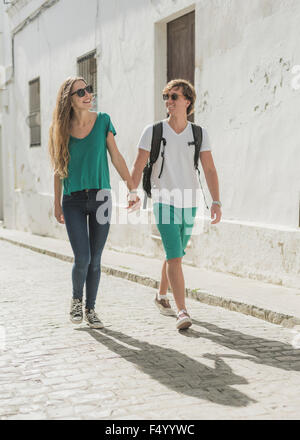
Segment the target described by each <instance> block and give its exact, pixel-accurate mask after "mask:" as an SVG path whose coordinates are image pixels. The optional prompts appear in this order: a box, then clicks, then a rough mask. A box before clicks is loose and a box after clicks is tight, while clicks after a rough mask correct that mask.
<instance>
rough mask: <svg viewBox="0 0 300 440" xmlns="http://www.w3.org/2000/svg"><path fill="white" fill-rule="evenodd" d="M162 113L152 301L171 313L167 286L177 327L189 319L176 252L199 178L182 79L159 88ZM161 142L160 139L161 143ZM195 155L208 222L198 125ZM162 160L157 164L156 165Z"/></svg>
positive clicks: (215, 189) (209, 165) (146, 143)
mask: <svg viewBox="0 0 300 440" xmlns="http://www.w3.org/2000/svg"><path fill="white" fill-rule="evenodd" d="M163 99H164V100H165V102H166V107H167V112H168V114H169V117H168V119H165V120H164V121H162V123H163V138H164V139H165V141H166V142H164V143H165V146H164V158H163V157H162V155H161V152H160V154H159V156H158V159H157V161H156V162H155V163H154V165H153V168H152V174H151V191H152V199H153V211H154V215H155V221H156V224H157V227H158V230H159V232H160V235H161V239H162V243H163V246H164V249H165V252H166V261H165V262H164V263H163V267H162V272H161V282H160V289H159V294H158V295H156V297H155V304H156V305H157V307H158V308H159V310H160V312H161V313H162V314H164V315H174V314H175V313H174V311H173V310H172V308H171V306H170V303H169V300H168V299H167V295H166V294H167V290H168V287H169V284H170V286H171V288H172V291H173V295H174V299H175V303H176V306H177V309H178V312H177V322H176V327H177V329H178V330H181V329H185V328H188V327H190V326H191V325H192V321H191V318H190V315H189V314H188V313H187V310H186V305H185V282H184V276H183V272H182V257H183V255H185V252H184V250H185V247H186V245H187V243H188V240H189V238H190V236H191V231H192V227H193V223H194V218H195V215H196V210H197V206H198V205H199V197H197V195H198V192H199V182H198V177H197V171H196V169H195V166H194V154H195V147H194V145H192V142H193V141H194V137H193V130H192V126H191V123H190V122H189V121H188V119H187V118H188V116H189V115H191V114H192V113H193V111H194V104H195V100H196V93H195V90H194V87H193V86H192V84H190V83H189V82H188V81H185V80H181V79H177V80H173V81H170V82H169V83H168V84H167V85H166V87H165V88H164V90H163ZM152 133H153V125H149V126H147V127H146V128H145V129H144V131H143V134H142V136H141V139H140V141H139V144H138V155H137V158H136V160H135V163H134V166H133V170H132V180H133V182H134V186H135V188H137V187H138V185H139V183H140V180H141V177H142V173H143V169H144V167H145V165H146V164H147V161H148V159H149V155H150V151H151V141H152ZM162 148H163V146H162V145H161V149H162ZM200 160H201V164H202V167H203V170H204V174H205V178H206V182H207V185H208V188H209V191H210V194H211V196H212V200H213V202H212V205H211V218H212V219H214V220H213V221H212V222H211V223H212V224H216V223H218V222H219V221H220V219H221V202H220V197H219V183H218V176H217V172H216V169H215V165H214V161H213V158H212V154H211V148H210V145H209V139H208V135H207V132H206V130H204V129H202V147H201V150H200ZM162 165H163V169H162Z"/></svg>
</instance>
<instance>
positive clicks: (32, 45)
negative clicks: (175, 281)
mask: <svg viewBox="0 0 300 440" xmlns="http://www.w3.org/2000/svg"><path fill="white" fill-rule="evenodd" d="M194 3H195V2H193V1H189V0H176V1H175V0H152V1H151V0H130V1H123V0H110V1H108V0H98V9H97V0H87V1H86V2H84V4H83V2H82V1H81V0H60V1H58V2H56V3H55V4H54V5H53V6H52V7H50V8H48V9H47V10H46V9H45V10H44V11H43V12H42V14H41V15H40V16H39V17H38V18H36V19H35V20H34V21H32V22H31V23H29V24H28V25H27V26H25V27H24V28H23V29H22V30H21V31H20V32H18V33H17V34H16V36H15V38H14V46H15V75H14V82H13V84H11V85H10V86H9V108H8V110H7V112H6V116H5V128H4V129H5V133H6V134H5V139H6V140H5V145H4V149H5V161H6V163H7V169H6V171H5V173H6V175H5V184H6V186H7V193H8V194H10V195H11V197H10V199H9V200H10V202H9V203H8V202H7V205H6V206H5V223H6V225H7V227H16V228H18V229H23V230H29V231H32V232H34V233H38V234H42V235H50V236H57V237H65V238H66V234H65V229H64V226H62V225H59V224H58V223H57V222H56V221H55V220H54V217H53V213H52V203H53V195H52V194H53V190H52V186H53V184H52V174H51V170H50V166H49V161H48V155H47V141H48V128H49V125H50V120H51V115H52V111H53V109H54V105H55V99H56V94H57V91H58V88H59V86H60V84H61V83H62V82H63V81H64V79H65V78H66V77H67V76H69V75H73V74H75V73H76V58H77V57H78V56H80V55H83V54H85V53H87V52H89V51H90V50H93V49H95V48H96V49H97V55H98V85H99V90H98V100H99V101H98V108H99V110H100V111H104V112H107V113H109V114H110V115H111V118H112V121H113V123H114V124H115V126H116V130H117V133H118V134H117V138H116V139H117V143H118V146H119V148H120V150H121V151H122V153H123V155H124V156H125V159H126V161H127V163H128V165H129V167H131V165H132V163H133V160H134V157H135V155H136V145H137V142H138V139H139V136H140V134H141V131H142V129H143V127H144V126H145V125H146V124H148V123H151V122H152V121H154V120H156V119H159V118H160V117H162V116H163V115H164V111H163V104H162V102H161V100H160V93H161V89H162V87H163V85H164V83H165V79H166V23H167V22H168V21H170V20H172V19H174V18H177V17H178V16H179V15H182V14H184V13H187V12H190V10H191V9H192V8H194ZM42 4H45V2H44V1H42V0H40V1H39V0H32V1H30V0H19V1H18V2H16V4H15V6H14V7H13V8H9V17H10V20H11V22H10V23H11V29H16V28H17V27H18V26H19V25H20V24H21V23H22V21H23V20H25V19H26V17H27V16H29V15H30V14H32V13H34V11H35V10H36V9H37V8H38V7H40V6H41V5H42ZM87 4H88V7H87ZM195 9H196V84H195V85H196V91H197V94H198V102H197V106H196V115H195V120H196V122H198V123H200V124H202V125H203V126H204V127H206V128H207V129H208V131H209V135H210V138H211V141H212V147H213V156H214V159H215V163H216V166H217V170H218V174H219V180H220V188H221V200H222V202H223V205H224V208H223V216H224V217H223V222H222V224H220V225H218V226H211V225H210V224H209V219H208V217H207V214H206V213H205V215H206V220H205V226H204V233H202V234H201V235H199V236H197V237H194V238H193V240H192V243H191V246H190V248H189V249H188V252H187V256H186V260H187V261H189V262H190V263H192V264H197V265H198V266H199V267H207V268H211V269H213V270H221V271H225V272H226V271H228V272H232V273H236V274H239V275H242V276H249V277H253V278H260V279H264V280H266V281H271V282H272V281H273V282H277V283H282V284H285V285H291V286H292V285H293V286H294V285H299V284H298V283H299V267H300V264H299V263H300V262H299V251H298V250H299V228H298V226H299V225H298V221H299V218H298V217H299V193H300V183H299V159H300V151H299V148H298V139H299V134H300V133H299V130H300V128H299V124H298V123H297V118H298V114H297V108H298V106H297V104H298V100H299V99H300V91H295V90H292V88H291V85H290V83H291V79H292V75H291V67H292V66H293V65H294V64H300V53H299V50H300V49H299V47H298V45H297V38H298V30H297V23H299V18H300V3H299V2H298V1H297V0H253V1H252V2H244V1H240V0H199V1H197V2H196V7H195ZM87 11H88V13H87ZM97 11H98V15H97ZM275 30H276V31H275ZM37 76H40V78H41V106H42V113H41V117H42V146H41V147H40V148H29V129H28V127H27V125H26V123H25V119H26V117H27V115H28V110H29V96H28V82H29V81H30V80H31V79H33V78H35V77H37ZM202 179H203V174H202ZM119 180H120V179H119V176H118V175H117V174H116V172H115V171H114V170H113V169H112V167H111V181H112V186H113V188H115V189H116V188H117V187H118V183H119ZM206 193H207V199H208V200H209V201H210V200H211V199H210V196H209V194H208V191H207V188H206ZM138 228H139V229H138V233H137V227H136V226H133V225H128V226H123V225H122V226H121V225H114V226H112V228H111V233H110V239H109V245H110V246H112V247H118V248H119V249H121V250H127V251H135V252H139V253H142V254H147V255H156V256H162V255H163V253H162V249H161V245H160V244H159V243H157V241H156V240H153V239H152V238H151V237H150V233H151V232H153V231H155V228H153V227H151V225H148V226H139V227H138Z"/></svg>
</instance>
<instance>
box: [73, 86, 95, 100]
mask: <svg viewBox="0 0 300 440" xmlns="http://www.w3.org/2000/svg"><path fill="white" fill-rule="evenodd" d="M85 92H87V93H93V86H86V87H85V88H84V89H78V90H76V92H73V93H71V96H73V95H75V93H77V95H78V96H79V98H82V97H83V96H84V95H85Z"/></svg>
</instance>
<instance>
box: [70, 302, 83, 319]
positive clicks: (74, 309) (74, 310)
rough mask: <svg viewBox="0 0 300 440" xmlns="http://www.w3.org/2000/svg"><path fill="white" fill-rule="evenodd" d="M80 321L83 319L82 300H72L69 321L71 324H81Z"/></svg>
mask: <svg viewBox="0 0 300 440" xmlns="http://www.w3.org/2000/svg"><path fill="white" fill-rule="evenodd" d="M82 319H83V313H82V300H81V299H72V301H71V311H70V320H71V321H72V322H73V324H81V323H82Z"/></svg>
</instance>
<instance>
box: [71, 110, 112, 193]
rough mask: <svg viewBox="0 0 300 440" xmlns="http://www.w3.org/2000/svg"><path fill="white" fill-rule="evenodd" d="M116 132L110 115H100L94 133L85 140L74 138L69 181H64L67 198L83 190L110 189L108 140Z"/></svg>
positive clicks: (72, 139) (72, 140)
mask: <svg viewBox="0 0 300 440" xmlns="http://www.w3.org/2000/svg"><path fill="white" fill-rule="evenodd" d="M109 131H111V132H112V133H113V135H116V130H115V128H114V126H113V124H112V122H111V120H110V116H109V115H108V114H107V113H100V112H99V113H98V115H97V119H96V122H95V124H94V126H93V128H92V130H91V132H90V133H89V134H88V135H87V136H86V137H85V138H82V139H80V138H75V137H73V136H70V140H69V146H68V148H69V152H70V160H69V165H68V177H67V178H65V179H63V185H64V194H67V195H70V194H71V193H72V192H75V191H81V190H83V189H93V188H100V189H110V188H111V186H110V179H109V168H108V161H107V144H106V138H107V134H108V132H109Z"/></svg>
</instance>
